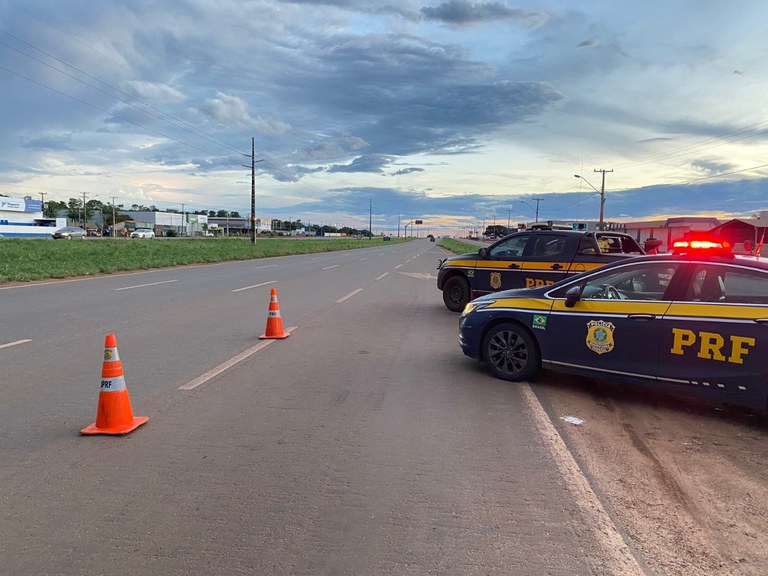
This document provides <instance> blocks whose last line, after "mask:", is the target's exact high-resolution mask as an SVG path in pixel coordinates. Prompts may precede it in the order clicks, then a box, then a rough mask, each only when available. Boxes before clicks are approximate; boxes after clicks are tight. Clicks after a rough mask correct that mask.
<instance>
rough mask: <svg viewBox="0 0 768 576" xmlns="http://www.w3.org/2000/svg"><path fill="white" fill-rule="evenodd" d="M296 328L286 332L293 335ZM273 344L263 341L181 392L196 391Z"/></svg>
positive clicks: (190, 383)
mask: <svg viewBox="0 0 768 576" xmlns="http://www.w3.org/2000/svg"><path fill="white" fill-rule="evenodd" d="M296 328H297V327H296V326H292V327H290V328H288V329H287V330H286V332H287V333H291V332H293V331H294V330H296ZM273 342H275V340H262V341H261V342H259V343H258V344H256V345H255V346H251V347H250V348H248V350H245V351H244V352H240V354H238V355H237V356H233V357H232V358H230V359H229V360H227V361H226V362H222V363H221V364H219V365H218V366H216V368H214V369H212V370H209V371H208V372H206V373H205V374H202V375H200V376H198V377H197V378H195V379H194V380H192V381H190V382H187V383H186V384H184V385H182V386H179V390H194V389H195V388H197V387H198V386H201V385H202V384H205V383H206V382H208V380H211V379H213V378H215V377H216V376H218V375H219V374H221V373H222V372H225V371H227V370H229V369H230V368H232V366H234V365H235V364H237V363H238V362H242V361H243V360H245V359H246V358H248V357H250V356H253V355H254V354H256V352H258V351H259V350H263V349H264V348H266V347H267V346H269V345H270V344H272V343H273Z"/></svg>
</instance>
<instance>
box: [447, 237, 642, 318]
mask: <svg viewBox="0 0 768 576" xmlns="http://www.w3.org/2000/svg"><path fill="white" fill-rule="evenodd" d="M641 254H644V252H643V249H642V248H640V246H639V244H638V243H637V242H636V241H635V239H634V238H632V236H630V235H628V234H624V233H621V232H613V231H601V232H582V231H574V230H556V229H554V228H553V227H551V226H541V227H538V228H535V229H532V230H526V231H524V232H516V233H514V234H510V235H508V236H505V237H504V238H502V239H501V240H499V241H498V242H496V243H494V244H491V245H490V246H488V247H483V248H481V249H480V250H479V251H478V252H477V253H475V254H462V255H460V256H452V257H451V258H447V259H445V260H441V261H440V263H439V264H438V267H437V269H438V273H437V288H438V289H439V290H442V292H443V302H445V305H446V306H447V307H448V309H449V310H453V311H454V312H461V311H462V310H463V309H464V306H465V305H466V304H467V303H468V302H469V301H470V300H471V299H472V298H474V297H476V296H479V295H481V294H487V293H489V292H497V291H499V290H509V289H511V288H532V287H535V286H548V285H551V284H554V283H555V282H556V281H558V280H561V279H562V278H565V277H566V276H568V275H574V274H577V273H579V272H584V271H588V270H593V269H594V268H597V267H598V266H602V265H604V264H607V263H608V262H612V261H614V260H620V259H624V258H628V257H630V256H638V255H641Z"/></svg>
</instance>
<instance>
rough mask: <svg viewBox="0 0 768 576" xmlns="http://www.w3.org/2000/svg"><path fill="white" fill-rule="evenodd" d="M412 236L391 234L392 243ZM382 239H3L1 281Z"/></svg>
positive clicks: (367, 244)
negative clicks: (252, 240) (253, 240)
mask: <svg viewBox="0 0 768 576" xmlns="http://www.w3.org/2000/svg"><path fill="white" fill-rule="evenodd" d="M408 240H411V239H410V238H399V239H398V238H392V239H391V242H392V243H397V242H405V241H408ZM388 244H389V242H387V243H386V244H385V243H384V242H383V241H382V238H380V237H378V238H373V239H368V238H361V239H356V238H265V239H261V238H259V239H257V240H256V243H252V242H251V241H250V240H249V239H246V238H162V239H160V238H156V239H145V240H139V239H134V240H129V239H124V238H114V239H113V238H87V239H85V240H80V239H73V240H49V239H30V238H8V239H3V240H0V283H7V282H30V281H34V280H45V279H49V278H70V277H74V276H87V275H93V274H112V273H115V272H127V271H130V270H149V269H152V268H165V267H169V266H182V265H185V264H201V263H212V262H224V261H227V260H250V259H256V258H269V257H273V256H288V255H292V254H311V253H316V252H332V251H336V250H352V249H357V248H372V247H381V246H386V245H388Z"/></svg>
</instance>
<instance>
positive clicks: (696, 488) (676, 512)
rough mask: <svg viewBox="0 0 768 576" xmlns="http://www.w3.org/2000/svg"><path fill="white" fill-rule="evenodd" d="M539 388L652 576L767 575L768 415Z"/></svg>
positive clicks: (547, 379) (573, 384) (577, 388)
mask: <svg viewBox="0 0 768 576" xmlns="http://www.w3.org/2000/svg"><path fill="white" fill-rule="evenodd" d="M534 386H535V390H536V392H537V394H539V395H540V396H541V397H543V398H544V399H545V401H549V403H550V404H551V411H552V414H551V416H552V418H553V419H555V418H556V419H557V422H556V424H558V425H559V427H560V430H561V434H562V435H563V439H564V440H565V442H566V443H567V444H568V446H569V447H570V448H571V450H572V451H573V453H574V456H575V457H576V458H577V460H578V461H579V464H580V466H581V467H582V469H583V470H585V471H586V474H587V476H588V478H589V480H590V482H591V483H592V486H593V489H594V490H595V492H596V493H597V494H598V496H599V497H600V498H601V499H602V500H603V502H604V505H605V507H606V509H607V511H608V512H609V514H611V515H612V516H613V517H614V521H615V522H616V524H617V526H618V527H619V529H620V530H622V531H623V532H624V536H625V539H626V540H627V543H628V544H629V546H630V547H631V548H633V550H634V552H635V554H636V556H637V557H638V558H639V559H640V560H641V562H642V563H644V565H645V568H646V569H647V571H648V572H649V573H650V574H658V575H681V576H682V575H685V576H692V575H693V576H698V575H739V576H742V575H749V576H752V575H755V576H757V575H765V574H768V466H766V465H767V464H768V419H767V418H766V417H765V416H763V415H759V414H756V413H754V412H751V411H748V410H741V409H734V408H728V407H723V406H719V405H717V404H712V403H711V402H706V401H703V400H697V399H690V398H677V397H672V396H670V395H664V394H661V393H653V392H649V391H647V390H646V389H638V388H634V389H627V387H626V386H622V385H620V384H616V383H600V382H596V381H593V380H589V379H579V378H573V377H564V376H562V375H556V374H554V373H546V374H545V376H544V377H543V378H542V379H541V380H540V381H539V382H537V383H535V385H534ZM566 416H573V417H576V418H579V419H581V420H582V421H583V423H580V424H579V423H577V424H573V423H569V422H568V421H565V420H562V418H564V417H566Z"/></svg>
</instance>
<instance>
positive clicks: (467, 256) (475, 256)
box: [443, 252, 480, 262]
mask: <svg viewBox="0 0 768 576" xmlns="http://www.w3.org/2000/svg"><path fill="white" fill-rule="evenodd" d="M479 259H480V254H479V253H478V252H470V253H468V254H456V255H455V256H449V257H448V258H446V259H445V260H443V262H454V261H456V260H479Z"/></svg>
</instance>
